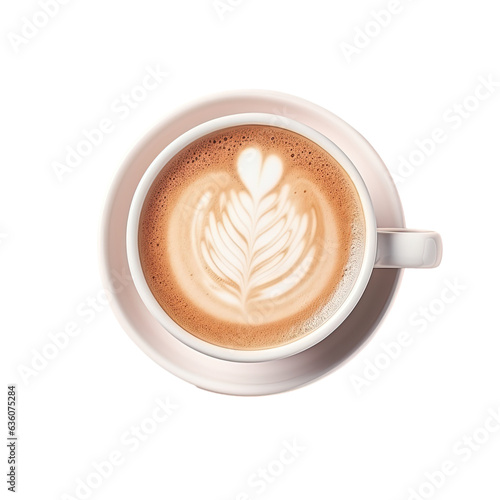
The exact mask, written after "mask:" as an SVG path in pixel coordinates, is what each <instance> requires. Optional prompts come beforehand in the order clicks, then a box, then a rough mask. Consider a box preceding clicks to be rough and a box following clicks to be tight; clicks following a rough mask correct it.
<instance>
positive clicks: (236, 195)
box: [139, 125, 364, 350]
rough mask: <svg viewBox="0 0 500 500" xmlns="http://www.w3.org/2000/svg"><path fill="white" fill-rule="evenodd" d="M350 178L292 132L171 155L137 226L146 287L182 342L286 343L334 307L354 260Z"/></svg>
mask: <svg viewBox="0 0 500 500" xmlns="http://www.w3.org/2000/svg"><path fill="white" fill-rule="evenodd" d="M363 238H364V219H363V212H362V208H361V203H360V200H359V197H358V195H357V192H356V189H355V187H354V185H353V184H352V181H351V180H350V178H349V177H348V175H347V174H346V172H345V171H344V170H343V169H342V167H341V166H340V165H339V164H338V163H337V162H336V161H335V159H334V158H332V157H331V156H330V155H329V154H328V153H326V151H324V150H323V149H321V148H320V147H319V146H317V145H316V144H314V143H313V142H311V141H310V140H309V139H306V138H305V137H303V136H300V135H298V134H296V133H294V132H291V131H288V130H285V129H281V128H279V127H272V126H267V125H244V126H237V127H232V128H229V129H225V130H221V131H218V132H214V133H212V134H209V135H207V136H205V137H202V138H200V139H198V140H197V141H195V142H194V143H193V144H191V145H189V146H187V147H186V148H185V149H183V150H182V151H181V152H180V153H178V154H177V155H176V156H175V157H174V158H173V159H172V160H170V162H169V163H168V164H167V165H166V166H165V167H164V168H163V170H162V171H161V173H160V174H159V175H158V177H157V178H156V179H155V181H154V183H153V185H152V186H151V188H150V191H149V193H148V195H147V197H146V200H145V203H144V205H143V210H142V213H141V221H140V224H139V253H140V259H141V264H142V268H143V271H144V275H145V278H146V281H147V283H148V286H149V288H150V289H151V292H152V293H153V295H154V296H155V298H156V300H157V301H158V303H159V304H160V305H161V307H162V308H163V309H164V310H165V312H166V313H167V314H168V315H169V316H170V317H171V318H172V319H173V320H174V321H175V322H177V323H178V324H179V325H180V326H181V327H182V328H183V329H184V330H186V331H187V332H189V333H191V334H192V335H194V336H196V337H198V338H200V339H202V340H205V341H207V342H210V343H212V344H215V345H219V346H222V347H228V348H232V349H253V350H255V349H266V348H270V347H276V346H279V345H284V344H286V343H289V342H292V341H294V340H296V339H298V338H300V337H302V336H304V335H307V334H308V333H309V332H311V331H313V330H314V329H316V328H318V326H320V325H321V324H323V323H324V322H325V321H326V320H327V319H328V318H329V317H330V316H331V315H332V314H334V313H335V312H336V310H337V309H338V308H339V307H340V305H341V304H342V303H343V301H344V299H345V297H346V296H347V295H348V293H349V292H350V290H351V288H352V285H353V283H354V281H355V278H356V277H357V274H358V271H359V267H360V266H361V262H362V257H363V244H362V242H363Z"/></svg>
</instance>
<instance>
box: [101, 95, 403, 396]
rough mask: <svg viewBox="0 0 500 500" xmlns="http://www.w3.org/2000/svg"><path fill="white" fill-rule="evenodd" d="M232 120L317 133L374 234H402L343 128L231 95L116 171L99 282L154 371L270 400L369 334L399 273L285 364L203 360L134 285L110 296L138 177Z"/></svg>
mask: <svg viewBox="0 0 500 500" xmlns="http://www.w3.org/2000/svg"><path fill="white" fill-rule="evenodd" d="M237 113H272V114H275V115H278V117H277V121H276V126H279V116H283V117H285V118H284V121H285V120H286V118H292V119H294V120H297V121H299V122H302V123H304V124H306V125H309V126H310V127H312V128H314V129H316V130H317V131H319V132H321V133H322V134H323V135H325V136H327V137H328V138H329V139H331V140H332V141H333V142H334V143H335V144H336V145H337V146H339V147H340V149H342V150H343V151H344V153H345V154H346V155H347V156H348V157H349V158H350V159H351V161H352V162H353V163H354V165H355V166H356V168H357V169H358V171H359V172H360V174H361V176H362V177H363V180H364V181H365V184H366V186H367V188H368V191H369V193H370V196H371V199H372V202H373V206H374V210H375V216H376V219H377V226H378V227H391V228H394V227H405V224H404V215H403V210H402V207H401V202H400V199H399V196H398V193H397V191H396V187H395V185H394V182H393V180H392V178H391V176H390V174H389V171H388V170H387V168H386V166H385V165H384V163H383V162H382V160H381V159H380V157H379V156H378V154H377V153H376V152H375V150H374V149H373V148H372V147H371V145H370V144H369V143H368V142H367V141H366V139H364V138H363V137H362V136H361V135H360V134H359V133H358V132H356V131H355V130H354V129H353V128H352V127H351V126H350V125H348V124H347V123H345V122H344V121H343V120H341V119H340V118H338V117H337V116H336V115H334V114H332V113H330V112H329V111H327V110H325V109H323V108H321V107H319V106H317V105H315V104H312V103H310V102H308V101H306V100H303V99H300V98H297V97H294V96H290V95H287V94H282V93H277V92H271V91H258V90H249V91H235V92H227V93H224V94H219V95H215V96H211V97H209V98H206V99H203V100H200V101H197V102H194V103H191V104H190V105H188V106H186V107H184V108H183V109H181V110H179V111H177V112H176V113H175V114H173V115H171V116H170V117H169V118H168V119H167V120H165V121H163V122H162V123H160V124H159V125H158V126H157V127H156V128H155V129H153V130H152V131H151V132H150V133H149V134H148V135H147V136H146V137H145V138H143V140H142V141H141V142H140V143H139V144H138V145H137V146H136V147H135V148H134V149H133V150H132V152H131V153H130V154H129V155H128V157H127V158H126V159H125V162H124V164H123V165H122V167H121V168H120V170H119V171H118V173H117V175H116V177H115V179H114V181H113V184H112V187H111V190H110V193H109V195H108V199H107V201H106V206H105V209H104V214H103V224H102V233H101V275H102V279H103V283H104V287H105V288H106V289H107V290H109V291H110V296H111V300H110V303H111V308H112V310H113V312H114V314H115V315H116V317H117V318H118V320H119V322H120V324H121V325H122V327H123V328H124V330H125V331H126V332H127V334H128V335H129V337H130V338H131V339H132V340H133V341H134V342H135V343H136V344H137V345H138V346H139V347H140V348H141V349H142V350H143V351H144V352H145V353H146V354H147V355H148V356H149V357H150V358H152V359H153V360H154V361H156V362H157V363H158V364H159V365H160V366H162V367H163V368H165V369H166V370H168V371H170V372H171V373H173V374H174V375H177V376H178V377H180V378H182V379H184V380H186V381H187V382H190V383H192V384H194V385H196V386H198V387H200V388H202V389H206V390H210V391H214V392H219V393H224V394H233V395H241V396H252V395H264V394H274V393H279V392H284V391H288V390H291V389H295V388H297V387H300V386H303V385H305V384H308V383H310V382H312V381H314V380H316V379H318V378H320V377H322V376H324V375H326V374H328V373H330V372H331V371H333V370H334V369H335V368H337V367H339V366H340V365H341V364H342V363H344V362H345V361H346V360H348V359H349V358H350V357H351V356H352V355H353V354H355V353H356V352H357V351H358V350H359V349H360V348H361V347H362V346H363V345H364V344H365V342H367V340H368V339H369V338H370V337H371V336H372V335H373V333H374V332H375V330H376V328H377V327H378V325H379V324H380V322H381V321H382V319H383V318H384V316H385V315H386V314H387V311H388V309H389V307H390V305H391V304H392V302H393V300H394V298H395V294H396V291H397V288H398V285H399V283H400V280H401V277H402V270H401V269H374V270H373V273H372V276H371V278H370V281H369V282H368V286H367V287H366V290H365V292H364V294H363V296H362V297H361V300H360V301H359V302H358V304H357V305H356V307H355V308H354V310H353V311H352V312H351V314H350V315H349V316H348V317H347V319H346V320H345V321H344V322H343V323H342V325H341V326H340V327H339V328H337V329H336V330H335V332H334V333H332V334H331V335H329V336H328V337H327V338H325V339H324V340H322V341H321V342H319V343H318V344H316V345H315V346H313V347H311V348H309V349H307V350H305V351H302V352H300V353H298V354H295V355H293V356H290V357H288V358H283V359H278V360H273V361H265V362H258V363H235V362H232V361H225V360H221V359H216V358H212V357H209V356H207V355H204V354H201V353H199V352H197V351H195V350H193V349H192V348H190V347H187V346H186V345H184V344H183V343H181V342H180V341H179V340H177V339H176V338H175V337H173V336H172V335H171V334H169V333H168V332H167V331H166V330H165V329H164V328H163V327H162V326H161V325H160V324H159V323H158V322H157V321H156V320H155V319H154V318H153V316H152V315H151V314H150V313H149V311H148V310H147V308H146V306H145V305H144V304H143V302H142V300H141V299H140V297H139V294H138V293H137V290H136V288H135V287H134V285H133V283H132V282H130V283H129V284H128V285H127V286H125V287H123V288H121V289H120V290H119V291H113V290H114V287H113V282H114V281H115V280H116V278H115V275H116V273H119V274H120V275H123V274H125V273H129V267H128V261H127V253H126V226H127V217H128V212H129V207H130V203H131V201H132V197H133V195H134V192H135V189H136V187H137V185H138V183H139V181H140V179H141V177H142V176H143V174H144V172H145V171H146V169H147V168H148V166H149V165H150V164H151V163H152V161H153V160H154V159H155V158H156V156H157V155H158V154H159V153H160V152H161V151H162V150H163V149H164V148H165V147H166V146H167V145H168V144H169V143H170V142H171V141H173V140H174V139H175V138H177V137H178V136H180V135H181V134H183V133H184V132H186V131H187V130H189V129H191V128H193V127H195V126H196V125H199V124H200V123H203V122H205V121H208V120H212V119H214V118H218V117H220V116H225V115H231V114H237Z"/></svg>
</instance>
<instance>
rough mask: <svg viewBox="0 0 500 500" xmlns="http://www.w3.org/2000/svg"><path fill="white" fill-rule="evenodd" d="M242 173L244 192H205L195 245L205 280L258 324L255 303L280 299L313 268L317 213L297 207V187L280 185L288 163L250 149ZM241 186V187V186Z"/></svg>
mask: <svg viewBox="0 0 500 500" xmlns="http://www.w3.org/2000/svg"><path fill="white" fill-rule="evenodd" d="M237 172H238V176H239V180H240V181H241V182H242V183H243V185H244V189H240V188H239V186H238V185H234V186H229V187H227V188H226V189H224V190H221V191H220V192H219V193H216V194H213V193H211V191H207V192H206V193H204V194H203V195H202V197H201V199H200V202H199V210H198V212H197V213H196V215H195V217H194V220H193V223H192V231H191V244H192V248H193V249H194V251H195V252H196V253H197V255H198V258H199V259H200V262H201V263H202V264H203V267H204V270H205V274H206V276H205V279H206V280H209V281H210V280H211V281H212V283H207V286H208V287H210V286H211V285H214V286H213V287H212V288H213V290H214V293H215V294H216V295H217V296H218V297H219V299H220V300H221V301H224V302H226V303H227V304H231V305H234V306H235V307H236V308H240V309H241V312H242V316H241V320H243V321H252V314H251V312H252V308H251V307H250V304H252V303H253V304H255V303H257V302H265V301H267V300H272V299H274V298H276V297H280V296H282V295H283V294H285V293H286V292H287V291H289V290H290V289H292V288H293V287H294V286H295V285H296V284H297V283H298V282H300V281H301V279H302V278H303V277H304V275H305V274H306V273H307V271H308V270H309V268H310V266H311V264H312V262H313V259H314V256H315V253H316V248H315V239H314V237H315V234H316V228H317V220H316V219H317V215H316V213H317V210H316V208H315V207H314V204H312V205H311V207H310V208H309V207H308V208H306V210H303V209H301V207H297V206H296V204H295V203H294V201H293V199H291V197H290V191H291V186H290V185H289V184H283V185H281V187H279V184H280V181H281V179H282V176H283V162H282V160H281V159H280V158H279V157H278V156H276V155H269V156H267V157H263V155H262V152H261V151H260V150H259V149H257V148H247V149H245V150H244V151H243V152H242V153H241V154H240V156H239V158H238V163H237ZM235 184H236V183H235Z"/></svg>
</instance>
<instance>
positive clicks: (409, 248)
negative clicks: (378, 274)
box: [374, 228, 443, 269]
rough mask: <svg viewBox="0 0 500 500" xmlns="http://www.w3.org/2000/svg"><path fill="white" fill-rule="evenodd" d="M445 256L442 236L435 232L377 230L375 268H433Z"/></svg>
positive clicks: (401, 229)
mask: <svg viewBox="0 0 500 500" xmlns="http://www.w3.org/2000/svg"><path fill="white" fill-rule="evenodd" d="M442 255H443V243H442V241H441V236H439V234H438V233H436V232H434V231H420V230H416V229H405V228H383V229H380V228H379V229H377V257H376V259H375V266H374V267H375V268H389V269H394V268H403V267H404V268H431V267H437V266H439V263H440V262H441V257H442Z"/></svg>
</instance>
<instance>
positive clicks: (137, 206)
mask: <svg viewBox="0 0 500 500" xmlns="http://www.w3.org/2000/svg"><path fill="white" fill-rule="evenodd" d="M238 125H269V126H273V127H277V128H283V129H285V130H289V131H291V132H295V133H298V134H300V135H302V136H304V137H306V138H307V139H309V140H311V141H313V142H315V143H316V144H317V145H318V146H320V147H321V148H322V149H324V150H325V151H326V152H327V153H329V154H330V155H331V156H333V158H335V160H336V161H337V162H338V163H339V164H340V165H341V167H342V168H343V169H344V170H345V171H346V172H347V174H348V175H349V177H350V179H351V180H352V182H353V184H354V186H355V188H356V191H357V193H358V196H359V198H360V201H361V206H362V209H363V216H364V221H365V238H364V253H363V260H362V263H361V267H360V271H359V273H358V276H357V277H356V279H355V281H354V284H353V286H352V289H351V291H350V292H349V294H348V295H347V297H346V299H345V300H344V302H343V303H342V305H341V306H340V307H339V308H338V309H337V311H336V312H335V313H334V314H333V315H332V316H331V317H329V319H328V320H327V321H325V323H323V324H322V325H321V326H320V327H318V328H317V329H316V330H314V331H313V332H311V333H309V334H307V335H305V336H303V337H301V338H299V339H297V340H295V341H292V342H289V343H288V344H284V345H282V346H278V347H271V348H265V349H258V350H239V349H230V348H227V347H221V346H217V345H214V344H211V343H209V342H207V341H204V340H201V339H199V338H198V337H196V336H195V335H194V334H191V333H189V332H188V331H187V330H184V329H183V328H182V327H181V326H180V325H179V324H177V323H176V322H175V321H174V320H173V319H172V318H171V317H170V316H169V315H168V314H167V313H166V311H164V310H163V308H162V307H161V306H160V304H159V303H158V302H157V300H156V298H155V297H154V295H153V293H152V292H151V290H150V288H149V285H148V284H147V282H146V279H145V277H144V273H143V270H142V265H141V261H140V257H139V245H138V236H139V221H140V216H141V212H142V207H143V204H144V201H145V199H146V196H147V194H148V192H149V190H150V188H151V186H152V184H153V182H154V180H155V179H156V177H157V175H158V174H159V173H160V171H161V170H162V169H163V167H164V166H165V165H166V164H167V163H168V162H169V161H170V160H171V159H172V158H173V157H174V156H175V155H176V154H177V153H178V152H180V151H181V150H182V149H184V148H185V147H186V146H188V145H189V144H191V143H192V142H193V141H195V140H197V139H199V138H201V137H203V136H205V135H207V134H210V133H212V132H215V131H218V130H222V129H225V128H228V127H232V126H238ZM376 242H377V224H376V219H375V213H374V209H373V205H372V201H371V197H370V194H369V192H368V189H367V187H366V185H365V183H364V181H363V179H362V177H361V175H360V173H359V172H358V170H357V169H356V167H355V166H354V164H353V163H352V162H351V160H350V159H349V158H348V156H347V155H346V154H345V153H344V152H343V151H342V150H341V149H340V148H339V147H338V146H337V145H336V144H335V143H334V142H333V141H331V140H330V139H329V138H327V137H326V136H324V135H323V134H321V133H320V132H318V131H317V130H315V129H313V128H312V127H310V126H308V125H305V124H303V123H301V122H298V121H296V120H293V119H291V118H288V117H284V116H280V115H275V114H272V113H238V114H232V115H226V116H222V117H219V118H215V119H212V120H209V121H206V122H204V123H202V124H200V125H197V126H195V127H193V128H191V129H190V130H188V131H187V132H185V133H183V134H182V135H180V136H179V137H177V138H176V139H174V140H173V141H172V142H171V143H169V144H168V145H167V146H166V147H165V148H164V149H163V150H162V151H161V152H160V153H159V154H158V155H157V157H156V158H155V159H154V160H153V161H152V162H151V164H150V165H149V167H148V168H147V170H146V172H145V173H144V175H143V176H142V178H141V180H140V182H139V184H138V186H137V188H136V191H135V193H134V196H133V198H132V202H131V205H130V209H129V214H128V219H127V230H126V247H127V260H128V263H129V267H130V273H131V276H132V280H133V282H134V285H135V287H136V289H137V292H138V293H139V296H140V298H141V299H142V301H143V302H144V304H145V305H146V307H147V309H148V310H149V312H150V313H151V314H152V315H153V317H154V318H155V319H156V320H157V321H158V322H159V323H160V324H161V325H162V326H163V328H165V330H167V332H169V333H170V334H172V335H173V336H174V337H175V338H177V339H178V340H179V341H181V342H183V343H184V344H186V345H187V346H189V347H191V348H193V349H195V350H196V351H198V352H201V353H203V354H207V355H209V356H212V357H214V358H219V359H224V360H227V361H235V362H264V361H270V360H274V359H279V358H285V357H288V356H291V355H294V354H298V353H299V352H302V351H304V350H306V349H308V348H310V347H312V346H314V345H315V344H317V343H318V342H320V341H321V340H323V339H324V338H326V337H327V336H329V335H330V334H332V333H334V332H335V330H336V328H337V327H338V326H339V325H340V324H342V322H343V321H344V320H345V319H346V318H347V316H348V315H349V314H350V313H351V311H352V310H353V309H354V307H355V306H356V304H357V303H358V301H359V299H360V298H361V296H362V295H363V292H364V290H365V288H366V286H367V284H368V281H369V279H370V276H371V273H372V271H373V267H374V264H375V257H376V246H377V244H376Z"/></svg>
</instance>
